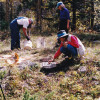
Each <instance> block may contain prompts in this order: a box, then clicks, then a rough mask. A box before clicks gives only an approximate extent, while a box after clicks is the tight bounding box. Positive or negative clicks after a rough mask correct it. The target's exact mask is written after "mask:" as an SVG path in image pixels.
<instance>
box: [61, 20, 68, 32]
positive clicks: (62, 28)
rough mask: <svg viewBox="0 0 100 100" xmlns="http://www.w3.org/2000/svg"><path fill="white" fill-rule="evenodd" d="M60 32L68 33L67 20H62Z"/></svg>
mask: <svg viewBox="0 0 100 100" xmlns="http://www.w3.org/2000/svg"><path fill="white" fill-rule="evenodd" d="M60 30H65V31H66V33H68V29H67V20H60V22H59V31H60Z"/></svg>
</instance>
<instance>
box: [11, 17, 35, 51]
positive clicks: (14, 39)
mask: <svg viewBox="0 0 100 100" xmlns="http://www.w3.org/2000/svg"><path fill="white" fill-rule="evenodd" d="M32 23H33V20H32V19H31V18H27V17H18V18H15V19H14V20H12V21H11V23H10V30H11V50H14V49H18V48H20V32H19V31H20V29H21V28H22V29H23V33H24V35H25V37H26V39H27V40H30V38H29V34H27V30H28V29H29V32H30V29H31V25H32Z"/></svg>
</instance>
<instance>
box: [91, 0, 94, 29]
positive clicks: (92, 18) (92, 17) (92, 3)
mask: <svg viewBox="0 0 100 100" xmlns="http://www.w3.org/2000/svg"><path fill="white" fill-rule="evenodd" d="M93 26H94V1H93V0H91V29H92V30H93Z"/></svg>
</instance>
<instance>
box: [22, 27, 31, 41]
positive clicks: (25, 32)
mask: <svg viewBox="0 0 100 100" xmlns="http://www.w3.org/2000/svg"><path fill="white" fill-rule="evenodd" d="M23 32H24V35H25V37H26V39H27V40H30V38H29V36H28V34H27V29H26V28H24V27H23Z"/></svg>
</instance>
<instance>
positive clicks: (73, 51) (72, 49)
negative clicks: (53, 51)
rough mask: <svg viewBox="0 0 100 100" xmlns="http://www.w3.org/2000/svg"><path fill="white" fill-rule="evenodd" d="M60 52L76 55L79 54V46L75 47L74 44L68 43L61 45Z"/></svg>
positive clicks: (69, 55) (66, 54)
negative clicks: (65, 45)
mask: <svg viewBox="0 0 100 100" xmlns="http://www.w3.org/2000/svg"><path fill="white" fill-rule="evenodd" d="M60 52H61V53H63V54H65V56H68V57H71V56H72V57H75V56H77V55H78V54H77V48H75V47H73V46H72V45H70V44H68V45H67V47H66V48H65V47H61V48H60Z"/></svg>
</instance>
